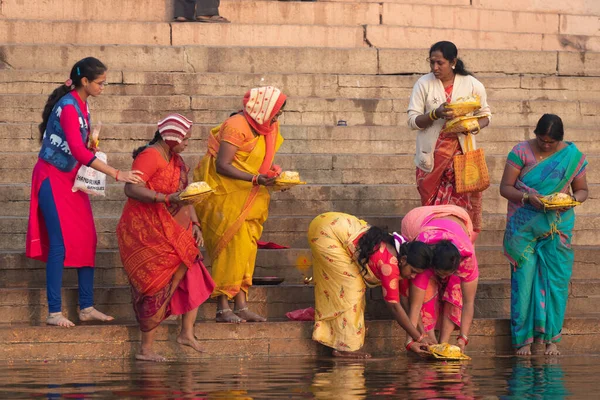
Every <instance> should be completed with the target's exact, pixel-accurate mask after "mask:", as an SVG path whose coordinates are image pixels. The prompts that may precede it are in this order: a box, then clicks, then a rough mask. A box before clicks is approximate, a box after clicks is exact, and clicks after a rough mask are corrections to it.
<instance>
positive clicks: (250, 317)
mask: <svg viewBox="0 0 600 400" xmlns="http://www.w3.org/2000/svg"><path fill="white" fill-rule="evenodd" d="M234 313H235V315H237V316H239V317H242V318H243V319H245V320H246V321H248V322H267V319H266V318H265V317H261V316H260V315H258V314H256V313H253V312H252V311H250V310H248V307H244V308H240V309H239V310H235V311H234Z"/></svg>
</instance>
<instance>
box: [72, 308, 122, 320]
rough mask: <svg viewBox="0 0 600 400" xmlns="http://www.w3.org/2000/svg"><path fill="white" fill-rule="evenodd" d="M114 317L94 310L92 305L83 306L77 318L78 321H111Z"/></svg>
mask: <svg viewBox="0 0 600 400" xmlns="http://www.w3.org/2000/svg"><path fill="white" fill-rule="evenodd" d="M113 319H114V318H113V317H111V316H110V315H106V314H104V313H101V312H100V311H98V310H96V309H95V308H94V307H88V308H84V309H83V310H80V311H79V320H80V321H102V322H107V321H112V320H113Z"/></svg>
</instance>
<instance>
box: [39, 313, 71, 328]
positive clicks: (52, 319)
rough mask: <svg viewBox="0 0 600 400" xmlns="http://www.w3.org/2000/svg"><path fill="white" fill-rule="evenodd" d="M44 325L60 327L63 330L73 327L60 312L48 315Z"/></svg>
mask: <svg viewBox="0 0 600 400" xmlns="http://www.w3.org/2000/svg"><path fill="white" fill-rule="evenodd" d="M46 325H54V326H62V327H64V328H71V327H73V326H75V324H74V323H72V322H71V321H69V320H68V319H67V318H66V317H65V316H64V315H62V313H61V312H55V313H50V314H48V318H46Z"/></svg>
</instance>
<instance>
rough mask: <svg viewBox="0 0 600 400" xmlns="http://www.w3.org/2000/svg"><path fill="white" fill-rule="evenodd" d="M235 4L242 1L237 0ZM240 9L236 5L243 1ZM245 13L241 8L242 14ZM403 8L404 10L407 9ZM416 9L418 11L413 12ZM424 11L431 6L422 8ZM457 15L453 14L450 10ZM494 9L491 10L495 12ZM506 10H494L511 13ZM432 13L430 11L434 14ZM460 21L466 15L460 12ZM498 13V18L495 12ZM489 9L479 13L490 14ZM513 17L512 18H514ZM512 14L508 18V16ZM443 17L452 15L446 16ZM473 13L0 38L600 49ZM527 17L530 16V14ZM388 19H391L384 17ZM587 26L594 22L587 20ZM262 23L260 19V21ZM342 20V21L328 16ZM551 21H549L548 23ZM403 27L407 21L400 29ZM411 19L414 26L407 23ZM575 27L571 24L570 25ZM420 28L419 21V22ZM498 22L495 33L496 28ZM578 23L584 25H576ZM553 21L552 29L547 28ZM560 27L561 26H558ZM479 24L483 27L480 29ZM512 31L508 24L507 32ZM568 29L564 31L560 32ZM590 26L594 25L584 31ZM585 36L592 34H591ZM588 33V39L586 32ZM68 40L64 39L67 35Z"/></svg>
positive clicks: (150, 25) (592, 40)
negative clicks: (439, 20)
mask: <svg viewBox="0 0 600 400" xmlns="http://www.w3.org/2000/svg"><path fill="white" fill-rule="evenodd" d="M240 4H241V3H240ZM242 7H243V6H242ZM243 11H244V10H242V12H243ZM409 12H410V11H409ZM417 12H419V11H417ZM429 14H430V15H431V14H432V13H431V9H430V11H429ZM456 14H459V15H460V13H459V12H457V13H456ZM496 14H497V13H496ZM511 14H512V13H510V12H507V13H503V14H501V15H511ZM434 17H435V16H434ZM464 17H465V20H467V21H468V20H469V19H470V18H469V17H470V16H468V15H465V16H464ZM498 17H500V18H502V16H498ZM498 17H494V16H493V13H492V14H488V15H487V16H486V17H484V18H483V19H484V20H485V18H489V19H496V18H498ZM515 17H516V18H515ZM518 17H519V16H514V15H513V16H512V17H511V18H509V20H513V21H515V20H516V19H518ZM446 19H449V20H453V18H448V16H446ZM478 19H479V20H481V16H479V15H476V16H475V18H474V21H473V23H471V24H466V23H462V22H460V21H456V22H455V23H454V24H449V25H447V26H446V25H443V26H442V27H437V24H436V25H434V26H436V27H435V28H434V27H431V25H424V24H428V23H429V22H428V21H427V19H426V18H424V19H423V20H418V19H416V20H413V21H411V20H404V21H403V20H402V19H399V20H397V21H395V22H397V23H399V24H401V25H380V24H379V21H377V22H376V24H364V25H329V24H327V22H328V21H318V24H313V25H303V24H301V23H302V21H294V20H292V21H286V20H283V21H279V22H278V23H277V24H273V23H268V22H267V23H265V24H260V23H256V22H250V21H248V22H246V21H243V22H246V23H232V24H196V23H193V24H191V23H187V24H182V23H176V22H173V23H169V22H134V21H112V20H109V21H98V20H89V21H72V20H33V19H2V20H0V35H2V37H3V42H4V43H7V44H9V43H10V44H24V43H26V44H57V43H64V42H65V40H68V41H69V43H70V44H84V45H88V44H91V45H94V44H96V45H103V44H117V45H121V44H124V45H152V46H154V45H158V46H166V45H173V46H182V45H183V46H186V45H202V46H207V45H208V46H213V45H226V46H254V47H268V46H287V47H325V48H361V47H377V48H398V47H406V48H413V49H425V48H428V47H429V46H431V44H432V43H435V42H436V41H439V40H442V39H447V40H450V41H452V42H454V43H456V44H457V46H458V47H459V48H461V49H500V50H525V51H571V52H580V51H582V50H583V51H600V35H597V33H596V32H588V31H587V30H586V31H583V32H582V31H579V32H578V33H577V34H569V33H567V32H565V33H561V32H557V31H558V29H557V28H558V26H559V24H558V18H556V20H555V21H552V18H551V17H550V18H543V17H542V18H539V16H538V18H537V19H538V21H537V23H536V26H537V27H547V28H545V30H553V32H552V33H549V32H528V31H531V29H529V30H526V31H525V32H515V31H513V30H512V29H515V30H521V29H522V28H521V26H528V23H527V21H526V20H527V16H525V17H524V18H522V19H523V20H524V21H523V22H521V23H518V22H517V23H515V24H514V25H513V26H512V27H511V26H510V24H502V23H500V22H497V23H495V24H489V23H485V22H484V23H483V24H482V23H481V22H477V20H478ZM529 19H532V20H534V19H536V16H535V15H531V16H529ZM390 21H392V20H391V19H390ZM589 21H590V24H591V25H593V23H594V22H595V21H594V20H593V19H590V20H589ZM265 22H266V21H265ZM333 22H334V23H335V22H341V21H333ZM553 23H554V25H553ZM404 24H409V25H408V26H404ZM412 24H415V25H421V26H411V25H412ZM575 24H577V23H575ZM423 25H424V26H423ZM502 25H504V26H503V27H502V28H500V30H496V29H498V27H499V26H502ZM582 25H584V26H585V25H586V23H583V24H582ZM552 26H554V28H553V27H552ZM563 27H568V23H567V24H563ZM481 28H485V30H481ZM511 28H512V29H511ZM567 30H568V29H567ZM590 31H593V27H592V28H591V29H590ZM590 34H591V35H590ZM592 35H594V36H592ZM67 38H68V39H67Z"/></svg>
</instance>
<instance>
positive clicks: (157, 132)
mask: <svg viewBox="0 0 600 400" xmlns="http://www.w3.org/2000/svg"><path fill="white" fill-rule="evenodd" d="M159 140H162V136H161V135H160V132H159V131H156V133H155V134H154V137H153V138H152V140H150V141H149V142H148V143H147V144H145V145H143V146H140V147H138V148H137V149H135V150H134V151H133V154H132V156H133V159H134V160H135V158H136V157H137V156H139V155H140V153H141V152H142V151H144V150H146V149H147V148H148V146H152V145H153V144H154V143H157V142H158V141H159Z"/></svg>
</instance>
